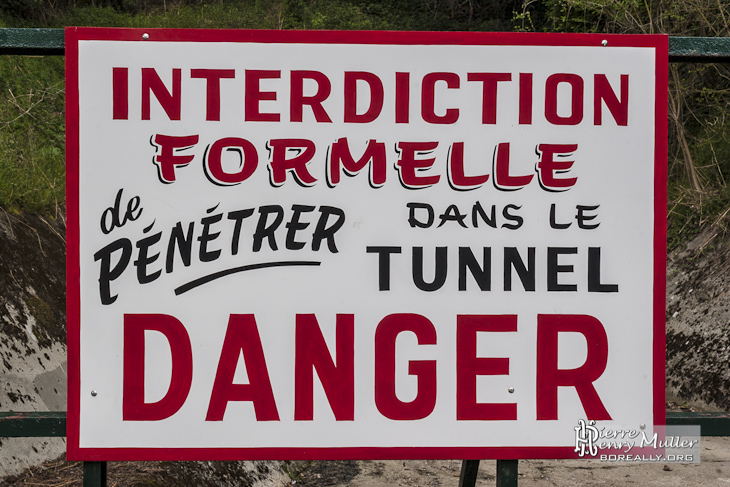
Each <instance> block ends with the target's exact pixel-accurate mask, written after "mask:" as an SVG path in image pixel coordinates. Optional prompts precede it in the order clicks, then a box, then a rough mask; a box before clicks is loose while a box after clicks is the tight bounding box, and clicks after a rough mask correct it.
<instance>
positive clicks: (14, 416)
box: [0, 411, 730, 438]
mask: <svg viewBox="0 0 730 487" xmlns="http://www.w3.org/2000/svg"><path fill="white" fill-rule="evenodd" d="M667 425H669V426H681V425H699V426H700V427H701V431H702V436H730V413H705V412H701V413H696V412H689V411H687V412H684V411H682V412H667ZM32 436H35V437H40V436H66V412H65V411H53V412H32V413H31V412H28V413H16V412H0V438H13V437H32Z"/></svg>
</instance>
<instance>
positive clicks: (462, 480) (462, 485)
mask: <svg viewBox="0 0 730 487" xmlns="http://www.w3.org/2000/svg"><path fill="white" fill-rule="evenodd" d="M477 473H479V460H463V461H462V462H461V475H459V487H474V486H475V485H476V483H477Z"/></svg>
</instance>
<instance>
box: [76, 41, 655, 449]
mask: <svg viewBox="0 0 730 487" xmlns="http://www.w3.org/2000/svg"><path fill="white" fill-rule="evenodd" d="M145 34H146V35H147V38H146V39H145V38H143V35H145ZM65 35H66V213H67V220H66V319H67V327H66V329H67V350H68V404H67V431H66V434H67V454H66V457H67V459H68V460H73V461H78V460H84V461H109V460H116V461H125V460H354V459H357V460H385V459H394V460H395V459H397V460H409V459H414V460H415V459H464V460H468V459H503V460H511V459H527V458H556V459H567V458H578V453H576V452H575V451H574V448H573V447H550V446H540V447H408V448H404V447H392V448H389V447H377V448H372V447H345V448H215V447H212V448H82V447H80V445H79V432H80V407H81V405H80V398H81V396H80V394H81V390H80V372H81V361H80V357H81V355H80V352H81V346H80V326H81V323H80V316H81V314H80V310H81V296H80V294H81V293H80V283H81V280H80V279H81V274H80V256H79V243H80V233H79V232H80V230H79V89H78V87H79V84H78V82H79V73H78V45H79V41H87V40H100V41H129V42H150V41H152V42H155V41H156V42H183V41H184V42H239V43H245V42H257V43H282V44H286V43H308V44H399V45H504V46H546V45H547V46H599V45H602V43H603V42H604V41H606V42H607V45H608V46H613V47H617V46H619V47H643V48H654V49H655V82H656V86H655V104H656V111H655V117H656V118H655V147H654V303H653V304H654V323H653V325H654V344H653V369H654V370H653V393H654V394H653V399H654V405H653V413H654V424H655V425H664V424H666V405H665V374H666V371H665V367H666V365H665V354H666V333H665V320H666V315H665V313H666V311H665V295H666V241H667V238H666V237H667V227H666V214H667V123H666V120H667V94H668V87H667V82H668V62H669V58H668V36H666V35H617V34H611V35H609V34H553V33H515V32H496V33H492V32H489V33H487V32H396V31H285V30H275V31H272V30H204V29H122V28H95V27H66V29H65Z"/></svg>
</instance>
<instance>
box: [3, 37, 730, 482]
mask: <svg viewBox="0 0 730 487" xmlns="http://www.w3.org/2000/svg"><path fill="white" fill-rule="evenodd" d="M64 52H65V46H64V32H63V29H0V55H2V54H15V55H31V56H46V55H51V56H62V55H64ZM669 61H670V62H691V63H728V62H730V38H715V37H670V38H669ZM667 425H672V426H674V425H699V426H700V427H701V432H702V436H730V413H693V412H679V413H676V412H668V413H667ZM63 436H66V413H65V412H32V413H13V412H0V438H3V437H63ZM478 471H479V460H464V461H463V462H462V467H461V476H460V478H459V487H474V485H475V484H476V479H477V474H478ZM517 473H518V460H497V486H498V487H516V486H517ZM105 486H106V462H84V487H105Z"/></svg>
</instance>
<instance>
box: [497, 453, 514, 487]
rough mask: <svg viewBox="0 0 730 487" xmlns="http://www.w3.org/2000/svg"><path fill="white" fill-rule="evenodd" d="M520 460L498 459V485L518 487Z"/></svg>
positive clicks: (499, 486) (498, 486) (500, 486)
mask: <svg viewBox="0 0 730 487" xmlns="http://www.w3.org/2000/svg"><path fill="white" fill-rule="evenodd" d="M517 462H518V460H497V487H517Z"/></svg>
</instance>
